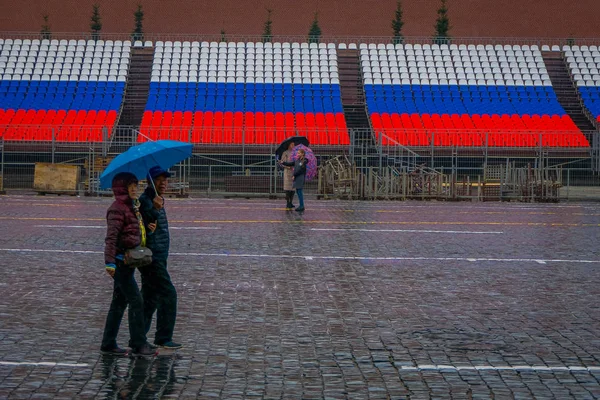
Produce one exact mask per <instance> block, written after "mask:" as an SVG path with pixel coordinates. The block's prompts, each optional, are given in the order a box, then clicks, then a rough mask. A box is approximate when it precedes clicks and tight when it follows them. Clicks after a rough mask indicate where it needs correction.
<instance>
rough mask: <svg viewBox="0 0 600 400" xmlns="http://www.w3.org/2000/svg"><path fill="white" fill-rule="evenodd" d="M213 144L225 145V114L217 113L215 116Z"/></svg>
mask: <svg viewBox="0 0 600 400" xmlns="http://www.w3.org/2000/svg"><path fill="white" fill-rule="evenodd" d="M211 143H214V144H221V143H223V112H222V111H215V113H214V115H213V135H212V141H211Z"/></svg>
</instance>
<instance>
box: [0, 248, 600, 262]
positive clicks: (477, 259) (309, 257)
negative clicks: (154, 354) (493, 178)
mask: <svg viewBox="0 0 600 400" xmlns="http://www.w3.org/2000/svg"><path fill="white" fill-rule="evenodd" d="M0 251H5V252H12V253H69V254H104V252H102V251H95V250H63V249H0ZM171 255H172V256H179V257H230V258H231V257H233V258H288V259H296V258H297V259H304V260H359V261H360V260H365V261H367V260H368V261H468V262H510V263H513V262H530V263H536V264H545V263H573V264H600V260H565V259H545V260H541V259H537V258H481V257H362V256H318V255H308V254H305V255H291V254H235V253H227V252H225V253H182V252H172V253H171Z"/></svg>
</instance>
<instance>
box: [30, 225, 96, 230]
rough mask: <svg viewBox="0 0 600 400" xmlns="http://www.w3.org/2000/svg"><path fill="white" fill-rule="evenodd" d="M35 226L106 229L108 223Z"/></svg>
mask: <svg viewBox="0 0 600 400" xmlns="http://www.w3.org/2000/svg"><path fill="white" fill-rule="evenodd" d="M34 228H88V229H106V225H105V226H102V225H34Z"/></svg>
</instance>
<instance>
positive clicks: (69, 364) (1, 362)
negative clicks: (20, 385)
mask: <svg viewBox="0 0 600 400" xmlns="http://www.w3.org/2000/svg"><path fill="white" fill-rule="evenodd" d="M0 365H33V366H42V367H87V366H88V364H73V363H60V362H48V361H45V362H29V361H18V362H17V361H0Z"/></svg>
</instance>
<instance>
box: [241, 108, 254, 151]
mask: <svg viewBox="0 0 600 400" xmlns="http://www.w3.org/2000/svg"><path fill="white" fill-rule="evenodd" d="M254 120H255V118H254V113H253V112H247V113H246V123H245V124H244V135H243V136H244V140H243V143H244V144H254V143H255V140H256V134H255V132H256V127H255V121H254Z"/></svg>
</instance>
